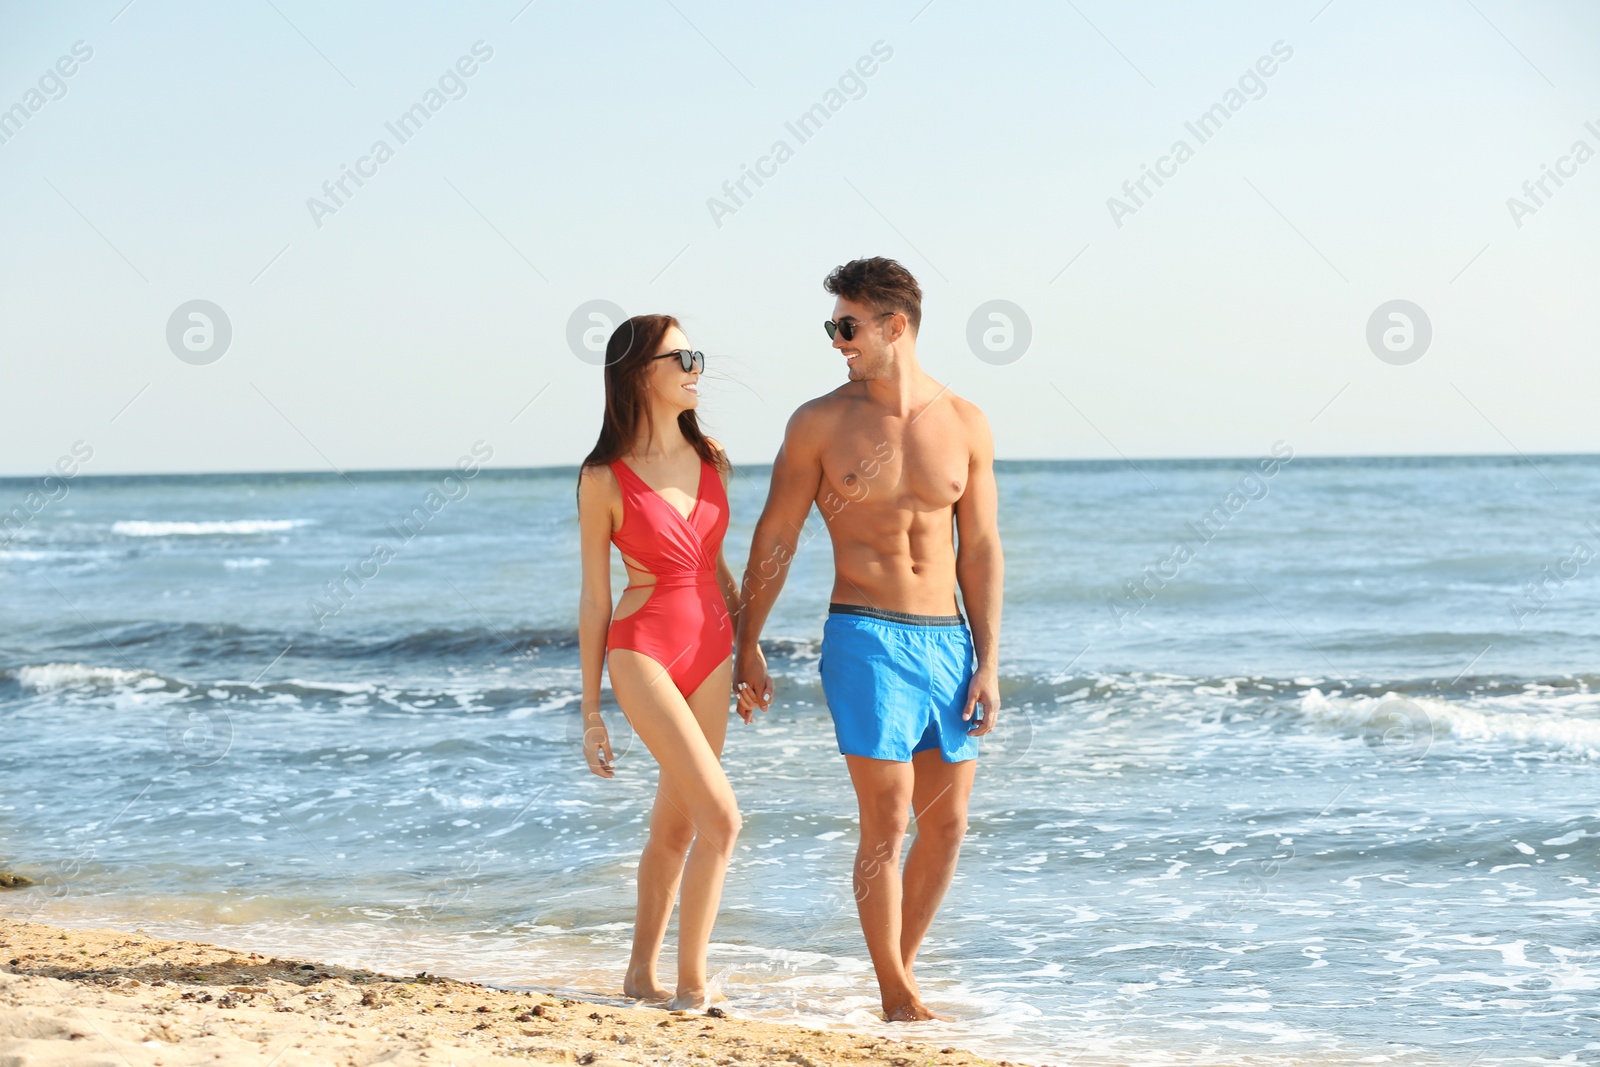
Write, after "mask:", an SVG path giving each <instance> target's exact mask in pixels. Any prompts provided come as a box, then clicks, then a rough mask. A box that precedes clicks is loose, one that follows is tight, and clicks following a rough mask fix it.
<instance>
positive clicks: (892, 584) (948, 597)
mask: <svg viewBox="0 0 1600 1067" xmlns="http://www.w3.org/2000/svg"><path fill="white" fill-rule="evenodd" d="M852 512H853V513H852ZM951 518H952V516H951V513H950V509H948V508H942V509H939V510H938V511H936V512H933V513H927V512H908V511H905V510H901V509H898V508H892V507H889V506H887V505H886V504H883V503H878V502H876V501H873V502H871V503H865V502H863V503H861V504H859V505H851V506H850V507H846V508H844V509H843V510H841V511H840V512H839V513H838V514H836V515H834V516H833V517H832V519H831V520H830V521H829V523H828V529H829V532H830V533H831V534H832V540H833V575H834V576H833V593H832V596H831V597H830V599H831V600H832V601H834V602H835V603H840V604H860V605H863V606H865V607H874V608H884V609H886V610H888V611H904V612H910V613H911V614H913V615H954V614H956V612H957V607H956V553H955V544H954V541H953V539H952V535H951Z"/></svg>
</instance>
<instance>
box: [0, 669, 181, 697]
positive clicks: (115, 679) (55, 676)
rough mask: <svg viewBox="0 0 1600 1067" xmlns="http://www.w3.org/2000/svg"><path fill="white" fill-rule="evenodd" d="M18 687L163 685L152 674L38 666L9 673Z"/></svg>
mask: <svg viewBox="0 0 1600 1067" xmlns="http://www.w3.org/2000/svg"><path fill="white" fill-rule="evenodd" d="M11 673H12V675H13V677H14V678H15V680H16V682H17V684H18V685H20V686H21V687H22V688H24V689H31V690H33V691H35V692H48V691H50V690H54V689H80V688H98V689H109V688H119V689H155V688H161V687H163V686H164V685H165V683H164V682H163V680H162V679H161V678H160V676H158V675H157V674H156V673H155V672H154V671H145V670H123V669H122V668H120V667H95V666H92V665H90V664H87V663H42V664H39V665H37V666H30V667H19V668H17V670H16V671H15V672H11Z"/></svg>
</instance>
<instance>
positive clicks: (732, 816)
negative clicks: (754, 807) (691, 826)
mask: <svg viewBox="0 0 1600 1067" xmlns="http://www.w3.org/2000/svg"><path fill="white" fill-rule="evenodd" d="M743 828H744V817H743V816H742V815H740V814H739V807H738V805H737V804H734V803H731V802H730V803H727V804H718V805H716V806H715V807H713V808H712V809H711V810H710V811H709V812H707V813H706V815H705V817H704V818H702V819H701V820H700V821H699V822H698V823H696V825H695V842H696V844H700V843H704V844H705V845H706V847H708V848H714V849H716V850H717V851H718V852H720V853H722V854H723V855H724V856H731V855H733V843H734V842H735V841H736V840H738V838H739V831H740V830H741V829H743Z"/></svg>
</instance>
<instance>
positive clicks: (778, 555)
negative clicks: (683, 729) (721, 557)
mask: <svg viewBox="0 0 1600 1067" xmlns="http://www.w3.org/2000/svg"><path fill="white" fill-rule="evenodd" d="M815 403H816V401H812V402H811V403H809V404H804V405H802V406H801V407H800V409H799V410H797V411H796V412H795V413H794V414H793V415H792V416H790V418H789V424H788V426H787V427H785V428H784V432H783V445H782V447H780V448H779V449H778V455H777V458H775V459H774V460H773V461H772V485H771V486H770V487H769V488H768V490H767V503H766V506H765V507H764V508H762V510H761V518H760V520H759V521H757V522H756V529H755V534H754V535H753V536H752V537H751V539H750V560H749V562H748V564H746V566H745V572H744V585H743V588H742V589H741V591H740V597H739V600H740V606H739V619H738V628H737V636H736V637H735V640H734V651H735V653H736V656H737V659H736V661H735V666H734V681H735V682H736V683H742V684H738V685H736V688H737V689H738V692H739V713H740V714H741V715H744V716H746V719H745V721H746V722H748V721H749V718H748V715H749V712H750V711H753V710H754V709H755V707H757V706H760V707H761V708H763V709H764V708H766V707H768V706H769V705H770V704H771V703H772V679H771V677H770V676H768V674H767V663H766V657H765V656H763V655H762V653H761V630H762V627H764V626H765V625H766V624H767V616H768V615H769V614H771V612H772V605H773V603H774V602H775V601H776V600H777V599H778V593H779V591H780V590H782V588H783V580H784V578H785V577H786V576H787V575H788V573H789V563H790V561H791V560H793V559H794V552H795V545H796V544H797V542H798V541H799V538H800V530H801V527H803V526H804V525H805V521H806V516H807V515H808V514H809V513H810V511H811V504H812V502H813V501H814V500H816V498H817V490H818V489H819V487H820V486H821V485H822V449H821V434H820V429H819V426H818V423H819V420H818V418H817V413H816V410H815V408H814V407H813V405H814V404H815Z"/></svg>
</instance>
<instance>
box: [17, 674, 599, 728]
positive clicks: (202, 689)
mask: <svg viewBox="0 0 1600 1067" xmlns="http://www.w3.org/2000/svg"><path fill="white" fill-rule="evenodd" d="M0 681H9V682H12V683H14V684H15V685H16V686H17V687H18V688H19V689H22V690H25V691H28V692H33V693H41V694H43V693H54V692H62V691H70V690H87V691H91V692H93V693H95V694H105V695H113V694H116V693H151V692H157V691H161V692H166V693H169V694H176V695H179V696H183V695H193V696H195V697H196V699H200V698H202V697H203V698H205V699H210V700H214V701H218V702H222V703H227V702H247V701H256V702H260V703H267V704H278V703H283V702H285V701H287V702H289V703H293V704H302V705H308V706H313V705H315V706H323V705H328V704H338V705H339V706H341V707H343V708H350V707H369V708H372V709H374V710H379V711H398V712H402V713H417V714H448V713H453V712H469V713H482V712H506V713H508V714H507V715H506V717H507V718H508V719H513V720H514V719H521V718H526V717H528V716H529V715H536V714H538V713H541V712H546V711H556V710H559V709H561V708H563V707H565V706H567V705H569V704H571V703H572V702H573V700H575V699H576V695H575V693H572V692H569V691H567V690H565V689H559V688H557V689H552V688H547V687H544V686H540V685H526V686H492V685H483V684H471V683H460V682H451V683H446V684H441V685H427V684H425V683H423V684H411V685H406V684H385V683H378V682H370V681H367V682H363V681H339V680H330V679H318V678H297V677H296V678H287V679H284V680H281V681H273V682H249V681H243V680H239V679H218V680H212V681H200V680H196V679H188V678H180V677H174V676H171V675H166V674H162V673H160V672H158V671H151V670H143V669H137V668H136V669H131V670H129V669H124V668H120V667H106V666H99V665H96V664H91V663H43V664H30V665H27V666H22V667H17V668H14V669H11V670H0Z"/></svg>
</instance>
